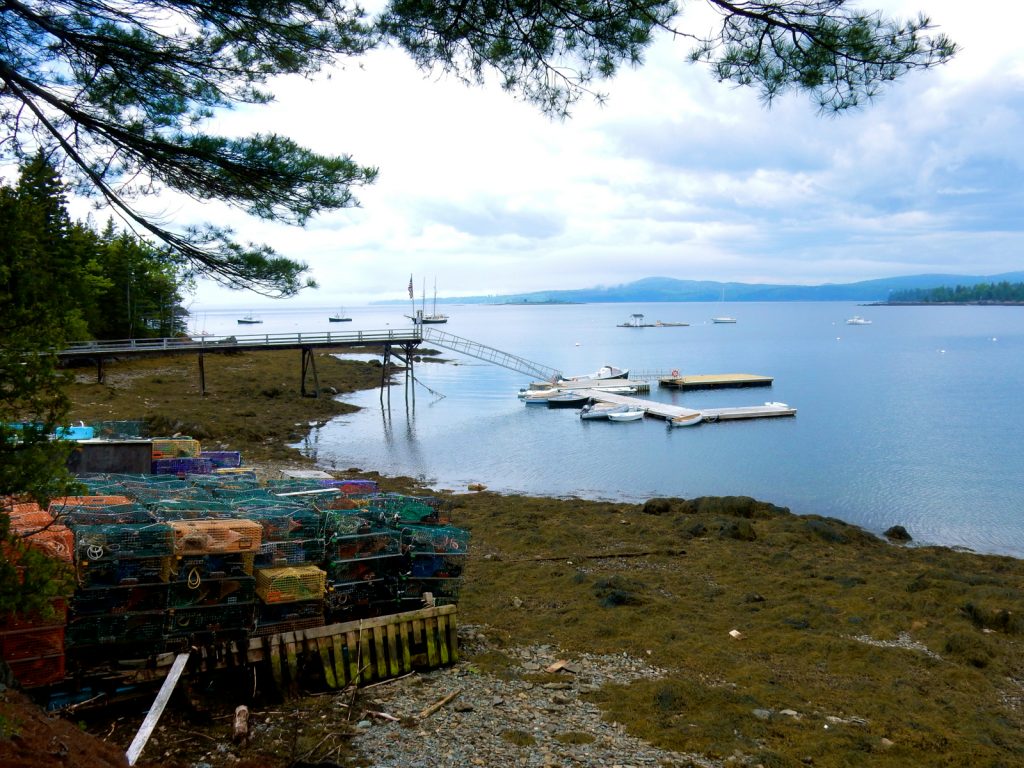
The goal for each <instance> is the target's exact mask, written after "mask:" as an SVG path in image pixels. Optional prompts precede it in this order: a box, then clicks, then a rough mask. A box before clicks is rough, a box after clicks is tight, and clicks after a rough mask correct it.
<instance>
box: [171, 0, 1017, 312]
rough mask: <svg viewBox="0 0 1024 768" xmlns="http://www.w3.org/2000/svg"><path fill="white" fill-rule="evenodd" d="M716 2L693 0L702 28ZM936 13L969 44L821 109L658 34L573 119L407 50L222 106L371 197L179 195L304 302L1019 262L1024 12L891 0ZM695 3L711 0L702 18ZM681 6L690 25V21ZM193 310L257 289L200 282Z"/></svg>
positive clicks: (194, 217) (185, 217) (971, 270)
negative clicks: (724, 76) (253, 207)
mask: <svg viewBox="0 0 1024 768" xmlns="http://www.w3.org/2000/svg"><path fill="white" fill-rule="evenodd" d="M703 5H704V4H703V3H702V2H701V0H689V5H688V7H689V8H691V9H692V11H693V12H692V13H688V14H687V16H686V17H685V18H693V19H694V23H697V24H700V25H701V28H702V31H703V28H704V27H705V26H706V25H705V24H704V22H703V21H700V20H699V18H698V17H701V18H704V19H706V18H707V17H706V16H704V15H703ZM863 5H864V7H868V6H871V7H879V8H885V9H886V10H887V11H889V12H891V13H895V14H896V15H897V16H900V17H902V18H906V17H908V16H910V15H912V14H915V13H916V12H918V11H924V12H926V13H928V14H929V15H930V16H931V17H932V19H933V21H934V22H935V23H937V24H938V25H939V26H940V29H941V31H943V32H945V33H946V34H948V35H950V36H951V37H952V38H953V39H954V40H955V41H956V42H957V43H958V44H959V45H960V46H961V51H960V53H959V55H958V56H957V57H956V58H955V59H954V61H953V62H952V63H950V64H947V65H946V66H944V67H940V68H939V69H936V70H932V71H926V72H914V73H911V74H910V75H908V76H906V77H904V78H903V79H902V80H900V81H899V82H897V83H896V84H895V85H892V86H890V87H889V88H888V89H886V90H885V91H884V92H883V93H882V95H881V97H880V98H879V99H877V100H876V101H875V102H874V103H873V104H871V105H869V106H867V107H866V108H864V109H861V110H858V111H854V112H849V113H847V114H845V115H843V116H841V117H837V118H835V117H823V116H819V115H818V114H817V112H816V109H815V106H814V104H813V103H812V102H811V101H810V99H809V97H807V96H805V95H802V94H791V95H788V96H786V97H784V98H782V99H781V100H779V101H778V102H777V103H776V104H775V105H774V106H773V107H772V108H771V109H766V108H765V107H764V106H763V105H762V104H761V102H760V101H759V98H758V95H757V93H756V92H755V91H753V90H751V89H736V88H733V87H731V86H729V85H727V84H719V83H716V82H715V81H714V79H713V78H712V77H711V76H710V74H709V72H708V71H707V69H706V68H704V67H701V66H698V65H690V64H687V63H686V61H685V53H686V47H685V45H682V44H675V43H673V42H672V41H670V40H668V39H661V40H659V42H658V43H657V44H656V45H655V46H654V47H653V48H652V49H651V50H650V51H649V53H648V54H647V57H646V62H645V64H644V65H643V66H642V67H641V68H639V69H636V70H626V71H623V72H621V73H620V74H619V75H618V76H617V77H616V79H615V80H614V81H611V82H609V83H606V84H605V85H604V86H603V88H602V90H604V91H605V92H607V93H608V95H609V99H608V102H607V103H606V104H605V105H604V106H599V105H596V104H593V103H581V104H580V105H579V106H578V107H577V108H576V109H575V110H574V113H573V117H572V118H571V119H570V120H568V121H565V122H560V121H552V120H550V119H548V118H545V117H543V116H542V115H541V114H539V112H538V111H537V109H536V108H534V107H531V106H529V105H526V104H523V103H521V102H518V101H516V100H515V99H514V98H513V97H512V96H511V95H509V94H506V93H503V92H501V91H500V90H499V89H497V88H489V89H488V88H484V89H481V88H472V87H466V86H463V85H461V84H459V83H457V82H455V81H454V80H451V79H447V80H446V79H442V78H440V77H430V76H424V74H423V73H421V72H419V71H418V70H416V69H415V67H413V65H412V64H411V63H410V61H409V60H408V58H407V57H406V56H405V55H404V54H402V53H401V52H400V51H397V50H386V51H379V52H375V53H373V54H371V55H368V56H365V57H361V58H360V59H358V60H357V61H354V62H350V63H349V65H348V66H346V67H344V68H341V67H339V68H338V69H336V70H334V71H332V72H331V73H330V77H329V78H327V77H324V78H320V79H319V80H317V81H316V82H313V83H308V82H304V81H299V80H288V81H280V82H278V83H276V84H275V86H274V90H275V93H276V95H277V101H276V102H275V103H274V104H271V105H266V106H260V107H253V108H251V109H250V108H246V109H244V110H238V111H236V112H234V113H231V114H229V115H227V116H225V117H224V118H222V119H220V120H219V124H218V126H217V127H218V129H219V130H222V131H224V132H226V133H229V134H246V133H249V132H252V131H254V130H259V131H264V132H265V131H276V132H280V133H285V134H288V135H290V136H292V137H293V138H295V139H296V140H297V141H299V142H301V143H303V144H305V145H307V146H310V147H312V148H314V149H317V150H319V151H323V152H329V153H338V154H341V153H345V154H350V155H352V156H353V157H354V159H355V160H356V161H357V162H359V163H361V164H365V165H375V166H378V167H379V168H380V176H379V178H378V181H377V182H376V184H374V185H373V186H372V187H368V188H366V189H363V190H360V191H359V192H358V197H359V199H360V202H361V207H360V208H357V209H352V210H346V211H340V212H336V213H332V214H328V215H325V216H321V217H319V218H318V219H316V220H315V221H313V222H311V223H310V224H309V225H308V226H307V227H306V228H305V229H297V228H293V227H286V226H279V225H269V224H266V223H263V222H259V221H257V220H254V219H250V218H247V217H245V216H244V215H242V214H240V213H237V212H233V211H230V210H228V209H225V208H223V207H222V206H219V205H217V204H205V205H203V206H199V205H196V204H194V203H185V202H181V203H168V202H167V201H166V200H164V201H163V202H162V204H163V205H164V206H165V207H164V208H163V209H162V210H163V213H164V214H165V215H167V216H171V217H174V219H175V220H176V221H178V222H179V223H188V222H198V221H201V220H204V219H205V220H212V221H216V222H218V223H233V225H234V226H235V228H236V230H237V231H238V232H239V233H240V234H241V235H242V236H243V237H244V238H245V239H250V240H254V241H259V242H267V243H269V244H271V245H272V246H274V247H275V248H276V249H277V250H279V251H280V252H281V253H283V254H285V255H287V256H290V257H293V258H297V259H300V260H303V261H306V262H308V263H309V264H310V266H311V274H312V276H313V277H314V278H315V279H316V280H317V281H318V282H319V283H320V285H321V288H320V289H319V290H317V291H310V292H307V293H304V294H303V295H302V296H301V297H299V298H297V299H292V300H291V301H294V302H303V303H309V304H317V305H334V304H344V305H356V304H365V303H367V302H369V301H373V300H377V299H383V298H401V297H403V296H404V295H406V293H405V291H406V286H407V284H408V281H409V275H410V273H412V274H413V275H414V281H415V284H416V291H417V296H418V295H419V292H420V289H421V285H422V280H423V279H424V278H425V279H426V282H427V290H428V293H429V292H431V291H432V285H433V282H434V279H435V276H436V280H437V288H438V293H439V295H440V296H442V297H445V296H466V295H479V294H493V293H502V294H505V293H513V292H526V291H534V290H545V289H570V288H584V287H591V286H595V285H616V284H620V283H626V282H630V281H632V280H636V279H639V278H643V277H649V276H667V277H675V278H680V279H708V280H722V281H743V282H767V283H800V284H819V283H825V282H851V281H856V280H863V279H872V278H878V277H886V276H894V275H905V274H918V273H928V272H944V273H956V274H995V273H999V272H1006V271H1011V270H1017V269H1024V258H1022V256H1024V248H1022V243H1024V237H1022V224H1024V205H1022V203H1024V183H1022V182H1024V138H1022V137H1024V125H1022V122H1024V121H1022V107H1024V47H1022V46H1021V44H1020V30H1021V28H1022V26H1024V25H1022V24H1021V22H1022V21H1024V6H1021V5H1019V4H1018V3H1008V2H1005V0H979V1H977V2H971V3H967V2H963V0H911V1H910V2H903V1H901V0H884V1H883V2H877V3H870V2H868V3H865V4H863ZM698 12H700V13H698ZM684 23H685V19H684ZM196 298H197V304H198V305H200V306H206V307H214V306H224V305H242V306H246V307H251V306H253V297H252V296H251V295H247V294H240V293H237V292H228V291H225V290H224V289H220V288H217V287H216V286H213V285H212V284H209V283H204V284H201V285H200V289H199V292H198V295H197V297H196Z"/></svg>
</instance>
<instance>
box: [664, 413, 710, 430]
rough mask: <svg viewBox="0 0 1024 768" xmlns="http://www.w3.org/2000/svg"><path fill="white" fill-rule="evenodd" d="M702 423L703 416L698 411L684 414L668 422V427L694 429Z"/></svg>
mask: <svg viewBox="0 0 1024 768" xmlns="http://www.w3.org/2000/svg"><path fill="white" fill-rule="evenodd" d="M702 421H704V414H703V413H701V412H700V411H697V412H695V413H686V414H683V415H682V416H676V417H674V418H671V419H669V420H668V424H669V426H670V427H694V426H696V425H698V424H700V423H701V422H702Z"/></svg>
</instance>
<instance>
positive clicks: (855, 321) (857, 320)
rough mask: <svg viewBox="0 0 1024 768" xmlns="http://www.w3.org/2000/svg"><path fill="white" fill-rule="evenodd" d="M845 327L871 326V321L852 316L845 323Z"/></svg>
mask: <svg viewBox="0 0 1024 768" xmlns="http://www.w3.org/2000/svg"><path fill="white" fill-rule="evenodd" d="M846 324H847V325H871V321H870V320H868V319H866V318H863V317H861V316H860V315H854V316H853V317H851V318H850V319H849V320H847V321H846Z"/></svg>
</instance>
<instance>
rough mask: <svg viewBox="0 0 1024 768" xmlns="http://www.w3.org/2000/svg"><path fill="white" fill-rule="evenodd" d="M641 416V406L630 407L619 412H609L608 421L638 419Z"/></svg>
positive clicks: (642, 411) (642, 413) (642, 414)
mask: <svg viewBox="0 0 1024 768" xmlns="http://www.w3.org/2000/svg"><path fill="white" fill-rule="evenodd" d="M643 417H644V410H643V408H630V409H629V410H626V411H622V412H621V413H609V414H608V421H640V419H642V418H643Z"/></svg>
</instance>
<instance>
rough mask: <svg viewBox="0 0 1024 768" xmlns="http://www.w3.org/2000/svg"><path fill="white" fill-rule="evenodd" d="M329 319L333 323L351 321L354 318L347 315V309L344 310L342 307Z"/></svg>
mask: <svg viewBox="0 0 1024 768" xmlns="http://www.w3.org/2000/svg"><path fill="white" fill-rule="evenodd" d="M327 319H328V320H330V321H331V322H332V323H351V322H352V318H351V317H345V311H344V310H342V309H339V310H338V311H337V312H335V313H334V314H333V315H331V316H330V317H329V318H327Z"/></svg>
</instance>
